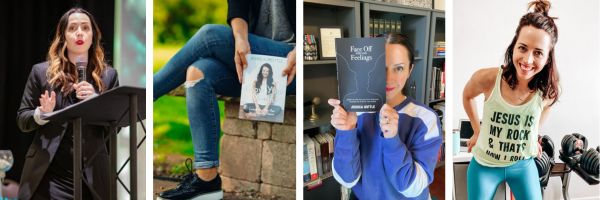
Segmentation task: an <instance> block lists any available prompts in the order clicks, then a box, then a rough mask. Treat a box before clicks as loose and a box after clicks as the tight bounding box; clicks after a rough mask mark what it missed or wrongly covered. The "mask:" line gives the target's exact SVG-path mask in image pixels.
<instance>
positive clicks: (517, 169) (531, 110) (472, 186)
mask: <svg viewBox="0 0 600 200" xmlns="http://www.w3.org/2000/svg"><path fill="white" fill-rule="evenodd" d="M529 8H530V11H531V12H528V13H527V14H525V15H523V16H522V17H521V19H520V21H519V25H518V27H517V29H516V32H515V36H514V37H513V40H512V42H511V43H510V45H509V46H508V48H507V49H506V53H505V58H504V64H503V65H502V66H500V67H494V68H485V69H480V70H478V71H477V72H475V73H474V74H473V76H472V77H471V79H470V80H469V81H468V82H467V84H466V86H465V89H464V91H463V105H464V108H465V112H466V113H467V115H468V116H469V119H470V121H471V125H472V127H473V130H474V134H473V136H472V137H471V139H470V140H469V142H468V148H469V151H470V152H472V153H473V159H472V160H471V162H470V164H469V168H468V169H467V193H468V197H469V199H492V198H493V196H494V193H495V192H496V188H497V187H498V185H499V184H501V183H503V182H505V181H506V182H507V183H508V185H509V186H510V188H511V191H512V192H513V193H514V195H515V197H516V198H517V199H542V194H541V190H540V183H539V179H538V172H537V169H536V165H535V163H534V158H535V157H536V156H539V155H540V153H541V147H540V145H539V144H538V130H539V127H540V125H541V123H542V122H543V120H544V118H546V116H547V115H548V113H549V110H550V107H551V106H552V105H553V104H554V103H555V102H556V101H557V99H558V96H559V85H558V71H557V69H556V63H555V60H554V59H555V56H554V45H555V44H556V41H557V39H558V28H557V27H556V24H555V23H554V18H553V17H551V16H549V15H548V10H549V9H550V2H548V1H546V0H539V1H534V2H531V3H529ZM481 94H483V95H484V96H485V102H484V105H483V118H482V123H481V125H480V121H479V117H478V116H477V106H476V104H475V97H477V96H479V95H481ZM509 135H511V137H507V136H509Z"/></svg>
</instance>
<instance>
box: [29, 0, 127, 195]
mask: <svg viewBox="0 0 600 200" xmlns="http://www.w3.org/2000/svg"><path fill="white" fill-rule="evenodd" d="M101 39H102V34H101V32H100V29H99V28H98V25H97V23H96V21H95V20H94V17H93V16H92V15H91V14H90V13H89V12H87V11H85V10H83V9H81V8H72V9H70V10H69V11H67V12H66V13H65V14H63V16H62V17H61V18H60V21H59V22H58V25H57V27H56V33H55V35H54V38H53V40H52V44H51V45H50V49H49V51H48V57H47V59H48V60H47V61H46V62H44V63H40V64H36V65H34V66H33V68H32V70H31V73H30V74H29V78H28V80H27V85H26V86H25V90H24V92H23V97H22V100H21V106H20V108H19V110H18V111H17V124H18V126H19V128H20V129H21V131H23V132H30V133H33V134H34V137H33V142H32V144H31V146H30V147H29V150H28V151H27V154H26V160H25V165H24V167H23V175H22V177H21V185H20V189H19V199H73V190H74V188H73V187H74V182H73V124H71V123H62V122H54V121H47V120H43V119H42V117H41V116H42V115H43V114H45V113H49V112H54V111H57V110H61V109H63V108H65V107H67V106H69V105H72V104H75V103H77V102H79V101H83V100H86V99H88V98H91V97H93V96H96V95H98V94H101V93H103V92H106V91H107V90H110V89H111V88H114V87H116V86H118V85H119V81H118V79H117V72H116V71H115V70H114V69H112V68H111V67H109V66H108V64H107V63H106V62H105V59H104V50H103V49H102V46H101V43H100V41H101ZM78 66H83V69H84V70H83V71H81V70H82V69H80V72H83V73H82V74H78V73H77V72H78V69H77V68H78ZM82 75H83V77H82ZM82 129H83V132H84V133H85V134H84V135H83V136H82V143H83V144H85V145H84V148H83V150H82V151H83V152H82V154H83V158H82V159H83V160H82V162H83V180H82V182H83V184H82V185H83V199H97V198H101V199H108V196H107V195H108V181H109V179H108V177H109V176H108V174H109V171H108V151H107V149H106V145H105V143H104V141H103V135H105V134H108V132H107V131H106V130H105V128H104V127H99V126H91V125H84V126H83V128H82ZM96 152H99V153H97V154H96ZM94 154H96V155H95V156H92V155H94Z"/></svg>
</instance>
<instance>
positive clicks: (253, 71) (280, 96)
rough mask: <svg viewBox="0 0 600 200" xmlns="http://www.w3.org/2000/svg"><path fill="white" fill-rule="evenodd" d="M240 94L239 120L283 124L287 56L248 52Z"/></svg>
mask: <svg viewBox="0 0 600 200" xmlns="http://www.w3.org/2000/svg"><path fill="white" fill-rule="evenodd" d="M246 60H247V61H248V67H247V68H246V69H244V75H243V82H242V92H241V96H240V111H239V118H240V119H249V120H256V121H269V122H279V123H283V113H284V106H285V91H286V86H287V78H288V77H287V76H282V75H281V74H282V72H283V69H284V68H285V67H286V65H287V58H282V57H276V56H265V55H256V54H249V55H247V56H246Z"/></svg>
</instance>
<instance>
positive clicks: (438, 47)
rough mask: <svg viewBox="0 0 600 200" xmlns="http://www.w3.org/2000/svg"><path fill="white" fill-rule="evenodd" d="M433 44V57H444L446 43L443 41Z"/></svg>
mask: <svg viewBox="0 0 600 200" xmlns="http://www.w3.org/2000/svg"><path fill="white" fill-rule="evenodd" d="M433 44H434V48H435V51H434V56H446V42H445V41H436V42H434V43H433Z"/></svg>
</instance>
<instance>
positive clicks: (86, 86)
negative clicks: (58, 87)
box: [73, 81, 96, 100]
mask: <svg viewBox="0 0 600 200" xmlns="http://www.w3.org/2000/svg"><path fill="white" fill-rule="evenodd" d="M73 89H75V95H76V96H77V98H78V99H81V100H85V99H87V98H90V97H93V96H96V91H95V90H94V87H93V86H92V84H90V83H88V82H86V81H82V82H79V83H75V84H73Z"/></svg>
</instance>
